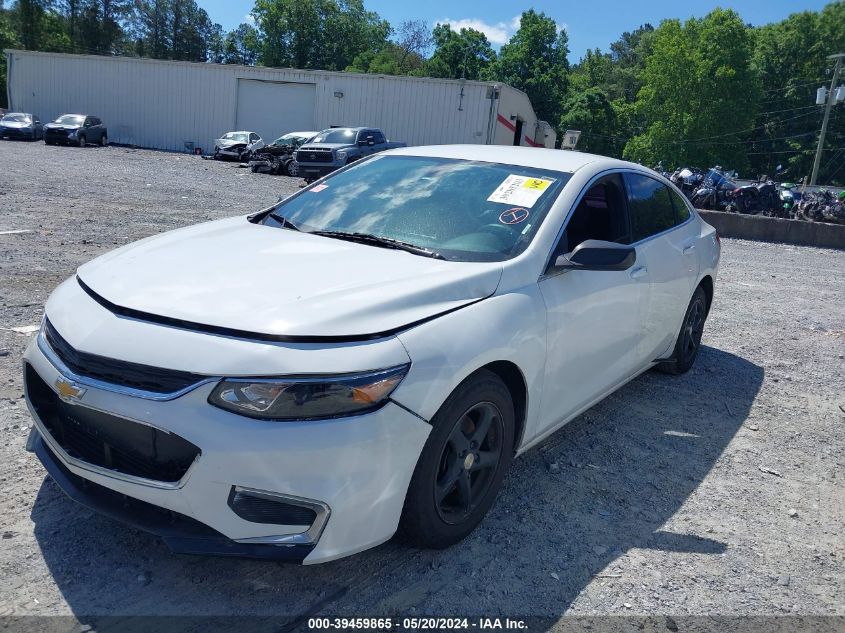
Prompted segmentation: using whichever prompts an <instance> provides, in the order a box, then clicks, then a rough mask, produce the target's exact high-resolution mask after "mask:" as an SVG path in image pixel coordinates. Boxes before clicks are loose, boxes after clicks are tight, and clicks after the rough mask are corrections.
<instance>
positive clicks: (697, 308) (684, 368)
mask: <svg viewBox="0 0 845 633" xmlns="http://www.w3.org/2000/svg"><path fill="white" fill-rule="evenodd" d="M706 319H707V295H705V294H704V289H703V288H702V287H701V286H699V287H698V288H696V289H695V292H694V293H693V295H692V299H690V302H689V306H687V311H686V314H685V315H684V324H683V325H682V326H681V331H680V332H679V333H678V338H677V340H676V341H675V349H674V351H673V352H672V360H671V361H667V362H665V363H661V364H660V365H658V366H657V368H658V369H659V370H661V371H663V372H666V373H667V374H684V373H686V372H688V371H689V370H690V368H691V367H692V366H693V363H695V359H696V358H697V357H698V350H699V349H700V348H701V335H702V334H703V333H704V321H705V320H706Z"/></svg>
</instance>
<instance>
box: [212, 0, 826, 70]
mask: <svg viewBox="0 0 845 633" xmlns="http://www.w3.org/2000/svg"><path fill="white" fill-rule="evenodd" d="M364 2H365V5H366V7H367V8H368V9H370V10H372V11H376V12H378V13H379V15H381V16H382V17H383V18H384V19H386V20H388V21H389V22H390V23H391V24H398V23H400V22H402V21H403V20H410V19H423V20H426V21H427V22H429V23H431V24H434V23H437V22H450V23H452V24H453V25H454V26H458V27H460V26H471V27H473V28H476V29H478V30H480V31H483V32H485V33H486V34H487V38H488V39H489V40H490V41H491V42H492V43H493V45H494V47H495V48H498V47H499V45H501V44H502V43H504V42H505V41H507V39H508V38H509V37H510V35H511V34H512V33H513V31H514V30H515V28H516V26H517V25H518V21H517V20H515V19H514V18H518V16H519V14H520V13H521V12H522V11H523V10H525V9H528V8H532V7H533V8H534V9H535V10H537V11H544V12H545V13H546V14H547V15H549V16H551V17H552V18H554V19H555V21H556V22H557V23H558V24H559V25H560V26H562V27H565V28H566V30H567V32H568V33H569V43H570V49H571V51H572V52H571V54H570V60H571V61H573V62H576V61H578V59H579V58H580V57H581V56H582V55H583V54H584V52H585V51H586V50H587V49H590V48H596V47H598V48H601V49H603V50H607V48H608V45H609V44H610V43H611V42H613V41H614V40H616V39H617V38H618V37H619V35H620V34H621V33H622V32H623V31H630V30H632V29H635V28H636V27H637V26H639V25H640V24H643V23H644V22H651V23H652V24H654V25H655V26H656V25H657V24H658V23H659V22H660V21H661V20H662V19H665V18H675V17H677V18H682V19H686V18H689V17H693V16H695V17H701V16H703V15H705V14H706V13H707V12H708V11H710V10H711V9H713V8H715V7H717V6H724V7H728V8H732V9H734V10H736V11H737V12H738V13H739V14H740V16H742V19H743V20H745V21H746V22H749V23H751V24H754V25H759V24H766V23H768V22H776V21H779V20H782V19H783V18H785V17H786V16H788V15H789V14H790V13H795V12H797V11H804V10H813V11H816V10H819V9H821V8H822V7H824V6H825V4H827V2H826V1H825V0H804V1H803V2H795V1H793V2H789V1H787V0H734V1H733V2H731V3H718V2H712V1H711V0H697V1H695V2H678V0H649V1H648V2H636V1H635V0H634V1H632V0H611V1H606V2H597V3H596V4H593V3H592V2H585V1H584V0H579V1H572V0H569V1H564V2H561V1H558V2H554V1H552V0H540V1H537V2H533V3H531V2H525V3H521V2H497V1H496V0H485V1H482V0H464V1H459V2H455V0H451V1H447V0H427V1H426V2H423V3H422V4H417V3H416V2H403V1H401V0H364ZM197 4H199V5H200V6H202V7H204V8H205V10H206V11H208V14H209V16H210V17H211V19H212V20H213V21H215V22H219V23H220V24H221V25H222V26H223V28H225V29H227V30H229V29H232V28H234V27H236V26H238V24H240V23H241V22H244V21H246V19H247V16H248V14H249V12H250V10H251V9H252V6H253V2H252V0H197Z"/></svg>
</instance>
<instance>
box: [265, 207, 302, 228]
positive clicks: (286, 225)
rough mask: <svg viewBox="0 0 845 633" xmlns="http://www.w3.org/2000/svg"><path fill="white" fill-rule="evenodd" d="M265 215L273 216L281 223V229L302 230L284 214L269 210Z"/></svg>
mask: <svg viewBox="0 0 845 633" xmlns="http://www.w3.org/2000/svg"><path fill="white" fill-rule="evenodd" d="M267 216H268V217H271V218H273V219H274V220H275V221H276V222H278V223H279V224H281V225H282V228H283V229H290V230H291V231H301V230H302V229H300V228H299V227H298V226H296V224H294V223H293V222H291V221H290V220H288V219H287V218H286V217H285V216H283V215H279V214H278V213H276V212H275V211H270V213H268V214H267Z"/></svg>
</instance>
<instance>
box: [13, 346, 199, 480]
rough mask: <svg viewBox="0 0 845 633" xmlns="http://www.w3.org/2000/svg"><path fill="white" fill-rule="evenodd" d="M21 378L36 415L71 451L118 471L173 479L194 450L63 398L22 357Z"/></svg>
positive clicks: (195, 453) (159, 433)
mask: <svg viewBox="0 0 845 633" xmlns="http://www.w3.org/2000/svg"><path fill="white" fill-rule="evenodd" d="M24 379H25V381H26V392H27V395H28V397H29V401H30V403H31V404H32V407H33V408H34V409H35V413H36V414H37V415H38V419H39V420H41V423H42V424H43V425H44V426H45V427H46V429H47V431H48V432H49V433H50V436H51V437H52V438H53V439H54V440H55V441H56V442H57V443H58V444H59V446H61V447H62V448H63V449H64V450H65V452H66V453H67V454H68V455H70V456H71V457H74V458H76V459H79V460H82V461H84V462H87V463H89V464H93V465H95V466H100V467H102V468H107V469H109V470H114V471H117V472H119V473H123V474H124V475H132V476H134V477H143V478H145V479H152V480H154V481H162V482H168V483H175V482H178V481H179V480H180V479H182V477H183V476H184V475H185V473H186V472H187V471H188V468H190V467H191V464H193V463H194V461H195V460H196V458H197V457H198V456H199V454H200V449H199V448H197V447H196V446H194V445H193V444H192V443H191V442H189V441H188V440H186V439H185V438H183V437H179V436H178V435H174V434H172V433H165V432H164V431H160V430H158V429H156V428H153V427H151V426H147V425H145V424H139V423H138V422H132V421H131V420H126V419H124V418H120V417H117V416H114V415H111V414H109V413H104V412H102V411H95V410H94V409H89V408H87V407H84V406H80V405H75V404H69V403H67V402H64V401H63V400H61V399H60V398H59V396H58V395H57V394H56V392H55V391H53V390H52V389H51V388H50V387H49V386H48V385H47V383H46V382H44V380H43V379H42V378H41V376H39V375H38V373H37V372H36V371H35V370H34V369H33V368H32V366H31V365H29V364H28V363H27V364H26V367H25V370H24Z"/></svg>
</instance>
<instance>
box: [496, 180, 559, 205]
mask: <svg viewBox="0 0 845 633" xmlns="http://www.w3.org/2000/svg"><path fill="white" fill-rule="evenodd" d="M553 182H554V180H550V179H548V178H531V177H529V176H518V175H516V174H510V175H508V177H507V178H505V179H504V180H503V181H502V184H501V185H499V186H498V187H496V191H494V192H493V193H491V194H490V197H489V198H487V201H488V202H500V203H502V204H513V205H516V206H520V207H528V208H529V209H530V208H531V207H533V206H534V203H536V202H537V200H539V199H540V196H542V195H543V194H544V193H545V191H546V189H548V188H549V185H550V184H552V183H553Z"/></svg>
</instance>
